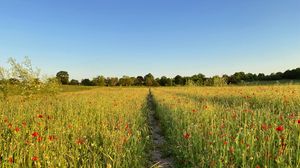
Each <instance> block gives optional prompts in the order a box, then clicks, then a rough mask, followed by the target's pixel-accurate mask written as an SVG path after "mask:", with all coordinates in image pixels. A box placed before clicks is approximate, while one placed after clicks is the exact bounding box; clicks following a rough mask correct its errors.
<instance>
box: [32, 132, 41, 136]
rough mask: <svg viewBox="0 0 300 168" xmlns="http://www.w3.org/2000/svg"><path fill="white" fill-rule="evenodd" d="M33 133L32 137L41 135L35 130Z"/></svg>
mask: <svg viewBox="0 0 300 168" xmlns="http://www.w3.org/2000/svg"><path fill="white" fill-rule="evenodd" d="M31 135H32V137H37V136H39V133H38V132H34V133H32V134H31Z"/></svg>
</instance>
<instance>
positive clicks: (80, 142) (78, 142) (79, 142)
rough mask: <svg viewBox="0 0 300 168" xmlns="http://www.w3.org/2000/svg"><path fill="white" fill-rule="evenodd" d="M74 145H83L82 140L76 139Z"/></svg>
mask: <svg viewBox="0 0 300 168" xmlns="http://www.w3.org/2000/svg"><path fill="white" fill-rule="evenodd" d="M76 144H78V145H82V144H84V139H82V138H79V139H77V140H76Z"/></svg>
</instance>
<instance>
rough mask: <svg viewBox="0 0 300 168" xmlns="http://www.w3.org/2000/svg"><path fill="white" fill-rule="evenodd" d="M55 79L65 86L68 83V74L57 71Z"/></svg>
mask: <svg viewBox="0 0 300 168" xmlns="http://www.w3.org/2000/svg"><path fill="white" fill-rule="evenodd" d="M56 78H57V79H58V81H60V82H61V84H63V85H67V84H68V83H69V74H68V72H67V71H59V72H57V74H56Z"/></svg>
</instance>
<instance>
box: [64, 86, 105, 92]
mask: <svg viewBox="0 0 300 168" xmlns="http://www.w3.org/2000/svg"><path fill="white" fill-rule="evenodd" d="M97 88H99V87H97V86H81V85H62V86H61V91H62V92H77V91H84V90H91V89H97Z"/></svg>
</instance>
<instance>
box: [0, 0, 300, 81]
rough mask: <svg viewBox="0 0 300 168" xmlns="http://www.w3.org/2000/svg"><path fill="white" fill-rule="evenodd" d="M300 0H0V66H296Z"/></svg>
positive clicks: (89, 72) (173, 70)
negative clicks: (10, 63) (29, 63)
mask: <svg viewBox="0 0 300 168" xmlns="http://www.w3.org/2000/svg"><path fill="white" fill-rule="evenodd" d="M299 9H300V1H299V0H251V1H250V0H248V1H242V0H226V1H225V0H207V1H201V0H186V1H183V0H180V1H179V0H86V1H83V0H42V1H41V0H26V1H24V0H1V1H0V65H3V64H5V62H6V61H7V58H8V57H14V58H16V59H18V60H22V59H23V57H24V56H29V57H30V59H31V60H32V62H33V64H34V66H37V67H39V68H41V69H42V72H43V73H44V74H48V75H55V74H56V72H58V71H59V70H66V71H68V72H69V74H70V76H71V78H75V79H81V78H85V77H89V78H91V77H94V76H96V75H100V74H102V75H104V76H118V77H120V76H122V75H129V76H137V75H145V74H146V73H148V72H151V73H152V74H154V76H162V75H166V76H169V77H173V76H175V75H176V74H180V75H183V76H184V75H193V74H196V73H203V74H205V75H206V76H211V75H215V74H216V75H222V74H225V73H226V74H232V73H233V72H236V71H245V72H254V73H258V72H264V73H271V72H277V71H284V70H286V69H292V68H296V67H299V66H300V64H299V63H300V10H299Z"/></svg>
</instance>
